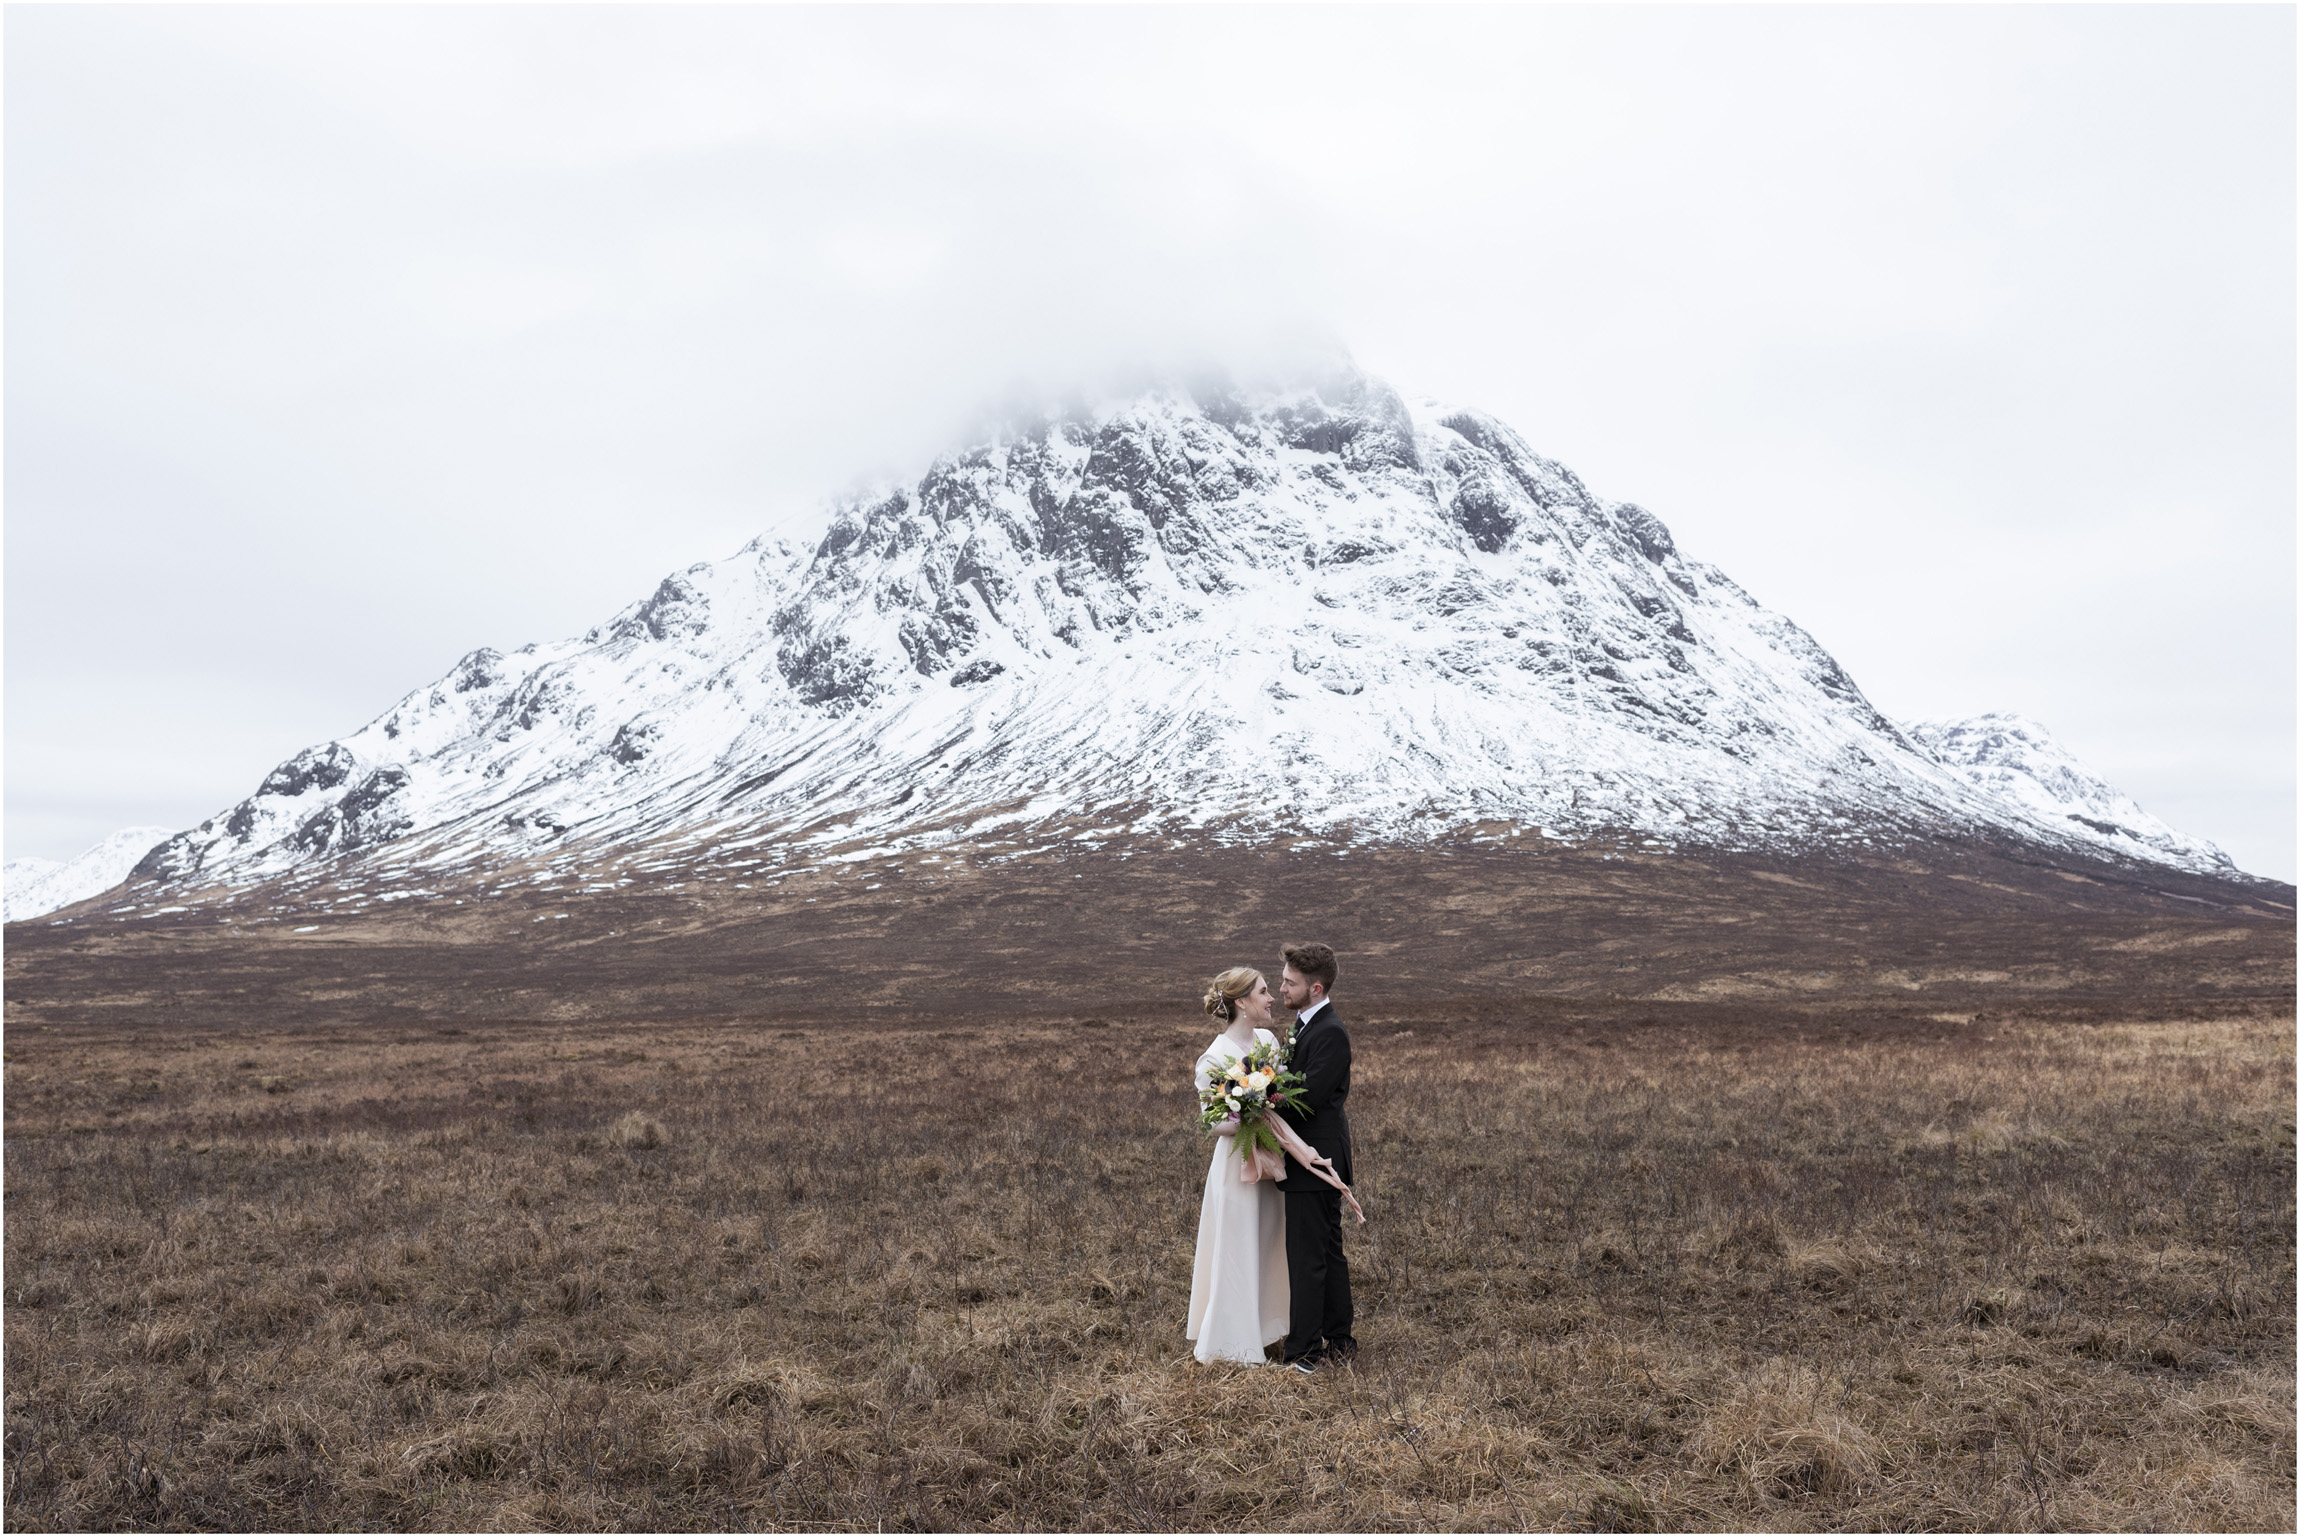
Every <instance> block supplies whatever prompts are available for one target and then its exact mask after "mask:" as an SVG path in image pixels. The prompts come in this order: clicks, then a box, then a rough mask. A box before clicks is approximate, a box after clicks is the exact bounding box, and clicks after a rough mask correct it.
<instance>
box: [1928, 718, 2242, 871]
mask: <svg viewBox="0 0 2300 1537" xmlns="http://www.w3.org/2000/svg"><path fill="white" fill-rule="evenodd" d="M1902 729H1903V730H1905V731H1906V732H1907V733H1908V736H1909V738H1910V740H1911V741H1914V742H1916V743H1917V744H1918V745H1919V746H1921V747H1923V748H1925V749H1926V750H1927V751H1928V752H1930V753H1932V754H1933V756H1935V757H1936V758H1938V759H1940V761H1941V762H1943V763H1945V764H1947V765H1949V766H1950V767H1952V768H1954V769H1955V770H1956V771H1957V772H1958V773H1959V774H1961V775H1963V776H1964V777H1965V778H1966V779H1967V780H1968V781H1970V782H1971V783H1972V784H1973V785H1975V786H1976V787H1978V788H1980V789H1982V790H1984V791H1986V792H1987V793H1988V794H1990V795H1992V796H1995V797H1996V798H1997V799H1999V800H2001V801H2003V802H2005V803H2007V804H2008V805H2011V806H2015V807H2019V808H2020V809H2022V810H2024V811H2026V812H2028V813H2029V814H2030V815H2031V816H2032V817H2034V818H2035V819H2036V820H2037V821H2038V822H2039V823H2041V824H2043V825H2045V826H2047V827H2050V828H2052V829H2054V830H2056V831H2065V832H2069V833H2072V834H2074V835H2075V836H2077V837H2080V838H2090V839H2091V840H2092V841H2093V842H2095V843H2097V844H2098V845H2099V846H2100V847H2101V848H2103V849H2106V850H2110V851H2112V852H2115V853H2119V854H2123V855H2126V856H2128V857H2132V858H2139V859H2147V860H2154V861H2158V862H2161V863H2164V864H2171V865H2178V866H2180V867H2182V868H2184V869H2189V870H2195V871H2198V872H2199V873H2202V874H2221V875H2233V874H2235V873H2236V863H2235V861H2234V860H2231V859H2230V858H2229V857H2228V856H2227V854H2225V853H2223V852H2222V851H2221V849H2220V847H2219V846H2218V845H2217V844H2213V843H2209V842H2207V841H2205V840H2204V839H2202V838H2194V837H2191V836H2189V835H2188V834H2186V833H2183V832H2181V831H2179V830H2178V829H2176V828H2173V827H2170V826H2168V825H2166V824H2165V823H2164V822H2161V821H2159V820H2158V819H2157V818H2155V817H2153V816H2150V815H2149V814H2148V813H2147V812H2145V811H2143V810H2141V809H2140V805H2139V803H2138V802H2136V801H2135V800H2133V798H2132V797H2131V796H2129V795H2126V794H2125V793H2124V792H2123V791H2121V790H2119V789H2117V788H2116V787H2115V786H2113V785H2111V784H2109V783H2108V782H2107V781H2106V780H2104V779H2102V778H2101V777H2100V776H2099V775H2097V774H2095V773H2093V772H2092V771H2091V770H2089V769H2087V768H2086V767H2085V766H2084V765H2083V764H2082V763H2080V762H2078V761H2077V759H2076V757H2075V755H2074V754H2072V753H2071V752H2069V750H2068V749H2067V748H2065V747H2063V746H2061V745H2060V743H2059V742H2058V741H2056V740H2054V738H2053V735H2052V733H2051V732H2049V731H2047V730H2045V728H2044V727H2042V726H2040V725H2038V724H2037V723H2036V722H2035V721H2033V720H2030V719H2029V718H2028V717H2027V716H2025V715H2014V714H2008V713H2002V712H1999V713H1995V714H1989V715H1972V716H1967V717H1965V718H1963V719H1961V720H1940V721H1919V722H1916V723H1914V724H1910V725H1906V726H1904V727H1903V728H1902Z"/></svg>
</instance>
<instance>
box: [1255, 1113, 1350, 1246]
mask: <svg viewBox="0 0 2300 1537" xmlns="http://www.w3.org/2000/svg"><path fill="white" fill-rule="evenodd" d="M1262 1124H1263V1125H1264V1126H1267V1127H1269V1128H1270V1130H1271V1131H1273V1132H1275V1133H1276V1134H1277V1138H1278V1141H1279V1142H1280V1143H1281V1144H1282V1145H1283V1146H1284V1147H1285V1149H1286V1151H1287V1152H1289V1153H1291V1154H1293V1155H1294V1162H1296V1163H1298V1164H1300V1165H1301V1166H1302V1167H1303V1168H1305V1169H1307V1170H1309V1171H1310V1172H1311V1173H1312V1174H1315V1175H1316V1176H1317V1177H1318V1178H1320V1179H1322V1180H1324V1181H1325V1182H1326V1183H1327V1184H1329V1185H1331V1186H1333V1187H1334V1188H1335V1189H1336V1190H1339V1191H1340V1192H1341V1193H1342V1200H1343V1201H1344V1202H1346V1203H1347V1204H1348V1206H1349V1208H1350V1212H1351V1214H1352V1215H1354V1216H1355V1217H1356V1218H1357V1219H1358V1221H1359V1222H1361V1223H1362V1222H1364V1221H1365V1220H1366V1214H1365V1210H1364V1208H1362V1207H1360V1206H1359V1205H1358V1198H1357V1197H1356V1196H1355V1195H1353V1194H1351V1192H1350V1187H1349V1186H1347V1185H1345V1184H1343V1183H1342V1180H1341V1176H1340V1175H1338V1174H1336V1173H1335V1172H1334V1161H1333V1160H1332V1159H1331V1158H1328V1157H1327V1156H1326V1155H1325V1154H1323V1153H1321V1152H1319V1151H1318V1150H1317V1149H1316V1148H1314V1147H1312V1146H1310V1144H1308V1143H1307V1142H1304V1141H1303V1140H1302V1135H1301V1133H1300V1132H1297V1131H1296V1130H1294V1128H1293V1127H1291V1126H1289V1125H1287V1124H1286V1118H1285V1117H1284V1116H1282V1115H1280V1114H1278V1113H1277V1112H1276V1111H1275V1110H1273V1111H1271V1112H1270V1113H1269V1114H1267V1115H1265V1116H1263V1117H1262ZM1244 1163H1245V1165H1246V1166H1245V1168H1244V1169H1242V1170H1240V1171H1239V1174H1238V1178H1239V1179H1240V1180H1242V1181H1243V1182H1245V1183H1246V1184H1249V1185H1251V1184H1253V1183H1254V1182H1255V1181H1256V1180H1263V1179H1267V1180H1271V1181H1277V1180H1282V1179H1284V1178H1285V1177H1286V1160H1285V1159H1284V1158H1282V1157H1281V1156H1279V1155H1278V1154H1276V1153H1273V1152H1271V1151H1270V1150H1269V1149H1268V1148H1266V1147H1262V1146H1259V1145H1257V1146H1256V1147H1255V1148H1254V1150H1253V1152H1252V1153H1251V1154H1249V1155H1248V1156H1247V1157H1246V1158H1245V1160H1244Z"/></svg>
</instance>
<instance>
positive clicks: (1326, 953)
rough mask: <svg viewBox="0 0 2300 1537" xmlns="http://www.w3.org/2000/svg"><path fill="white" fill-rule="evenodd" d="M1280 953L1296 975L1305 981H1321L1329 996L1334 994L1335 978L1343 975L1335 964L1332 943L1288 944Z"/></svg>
mask: <svg viewBox="0 0 2300 1537" xmlns="http://www.w3.org/2000/svg"><path fill="white" fill-rule="evenodd" d="M1278 953H1279V954H1280V955H1283V956H1284V957H1285V958H1286V964H1287V965H1289V966H1291V967H1293V968H1294V975H1296V976H1298V977H1300V978H1301V979H1302V980H1303V981H1305V982H1316V983H1319V984H1320V985H1322V986H1323V987H1324V988H1325V990H1326V993H1327V995H1328V996H1331V995H1332V993H1333V991H1334V979H1335V978H1336V977H1338V976H1340V975H1341V970H1340V968H1338V967H1337V966H1335V965H1334V947H1333V946H1332V945H1288V946H1286V948H1285V949H1283V950H1281V951H1279V952H1278Z"/></svg>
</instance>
